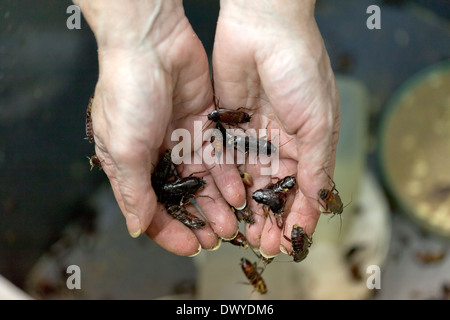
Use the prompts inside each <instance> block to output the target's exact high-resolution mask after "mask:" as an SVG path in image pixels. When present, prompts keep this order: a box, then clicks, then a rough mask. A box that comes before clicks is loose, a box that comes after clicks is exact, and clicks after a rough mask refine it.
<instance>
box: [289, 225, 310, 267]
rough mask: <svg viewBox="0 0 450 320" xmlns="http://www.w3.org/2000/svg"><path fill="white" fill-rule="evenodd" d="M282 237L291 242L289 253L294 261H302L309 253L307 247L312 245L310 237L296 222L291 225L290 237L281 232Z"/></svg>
mask: <svg viewBox="0 0 450 320" xmlns="http://www.w3.org/2000/svg"><path fill="white" fill-rule="evenodd" d="M283 237H284V238H285V239H286V240H288V241H291V243H292V251H291V252H290V253H289V255H290V256H292V257H293V258H294V262H301V261H303V260H304V259H305V258H306V256H307V255H308V253H309V247H310V246H311V245H312V239H311V238H310V237H309V236H308V234H307V233H306V232H305V230H303V228H302V227H300V226H299V225H298V224H295V225H294V226H293V227H292V231H291V238H290V239H289V238H288V237H286V235H285V234H283Z"/></svg>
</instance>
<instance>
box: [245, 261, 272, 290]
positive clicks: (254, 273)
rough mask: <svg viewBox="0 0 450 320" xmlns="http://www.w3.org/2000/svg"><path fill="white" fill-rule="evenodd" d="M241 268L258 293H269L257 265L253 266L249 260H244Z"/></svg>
mask: <svg viewBox="0 0 450 320" xmlns="http://www.w3.org/2000/svg"><path fill="white" fill-rule="evenodd" d="M241 267H242V271H243V272H244V274H245V276H246V277H247V279H248V281H249V282H250V284H251V285H252V286H253V287H254V288H255V289H256V291H258V292H259V293H260V294H265V293H267V286H266V283H265V282H264V279H263V278H262V276H261V274H260V273H259V272H258V268H257V266H256V263H254V264H252V263H251V262H250V261H248V260H247V259H245V258H242V259H241Z"/></svg>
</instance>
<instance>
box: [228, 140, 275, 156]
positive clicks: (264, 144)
mask: <svg viewBox="0 0 450 320" xmlns="http://www.w3.org/2000/svg"><path fill="white" fill-rule="evenodd" d="M233 146H234V148H235V149H236V150H238V151H240V152H242V153H245V154H248V153H249V152H255V153H256V154H261V153H262V154H264V155H271V154H273V153H276V152H277V148H276V147H275V146H274V145H273V144H272V143H271V142H270V141H268V140H266V139H262V138H255V137H252V136H235V137H234V138H233Z"/></svg>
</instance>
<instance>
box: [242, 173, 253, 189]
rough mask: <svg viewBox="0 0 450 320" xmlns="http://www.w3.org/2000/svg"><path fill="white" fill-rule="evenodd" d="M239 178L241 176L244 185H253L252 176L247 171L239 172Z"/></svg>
mask: <svg viewBox="0 0 450 320" xmlns="http://www.w3.org/2000/svg"><path fill="white" fill-rule="evenodd" d="M241 178H242V182H243V183H244V185H245V186H246V187H248V188H251V187H253V178H252V176H251V175H250V174H249V173H247V172H244V173H241Z"/></svg>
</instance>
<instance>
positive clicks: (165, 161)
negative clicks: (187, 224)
mask: <svg viewBox="0 0 450 320" xmlns="http://www.w3.org/2000/svg"><path fill="white" fill-rule="evenodd" d="M172 178H176V179H178V178H179V176H178V172H177V170H176V168H175V166H174V165H173V162H172V150H170V149H167V150H166V151H165V152H164V154H163V155H162V157H161V158H160V159H159V162H158V164H157V165H156V168H155V170H154V172H153V173H152V177H151V181H152V186H153V190H154V191H155V193H156V195H157V197H158V201H159V202H163V195H164V191H163V186H164V184H165V183H167V182H168V181H169V179H172Z"/></svg>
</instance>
